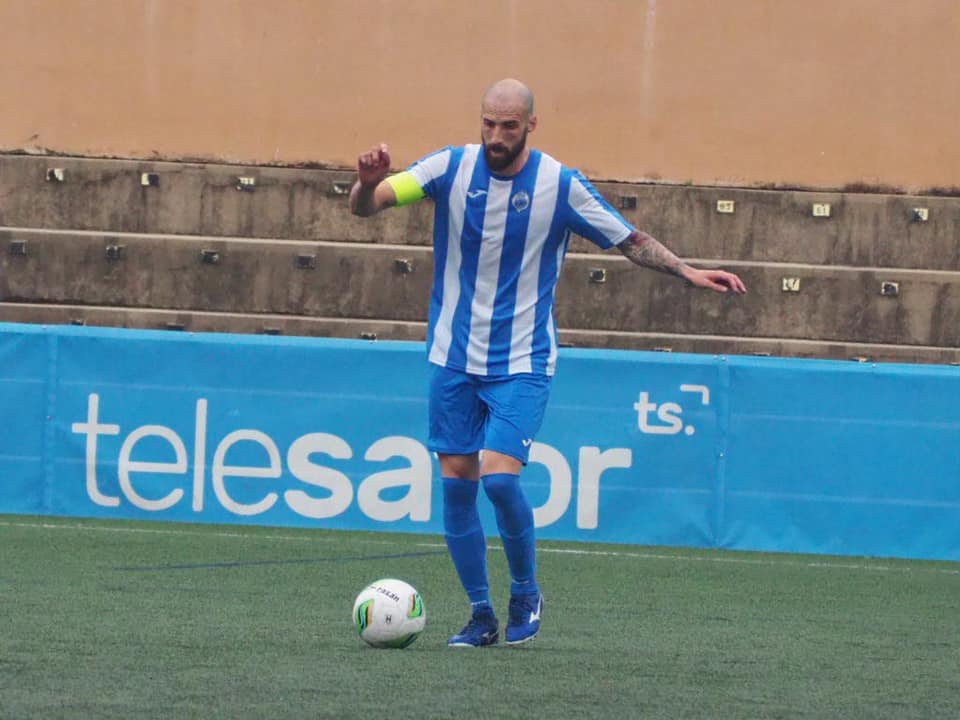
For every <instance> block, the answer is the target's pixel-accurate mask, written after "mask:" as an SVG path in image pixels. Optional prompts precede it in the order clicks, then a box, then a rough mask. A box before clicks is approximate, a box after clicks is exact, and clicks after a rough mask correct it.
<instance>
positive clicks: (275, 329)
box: [260, 325, 280, 335]
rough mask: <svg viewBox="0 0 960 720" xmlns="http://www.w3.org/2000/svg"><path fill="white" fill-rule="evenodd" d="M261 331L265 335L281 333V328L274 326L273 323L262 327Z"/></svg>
mask: <svg viewBox="0 0 960 720" xmlns="http://www.w3.org/2000/svg"><path fill="white" fill-rule="evenodd" d="M260 332H261V333H263V334H264V335H279V334H280V328H278V327H273V326H272V325H264V326H263V327H262V328H260Z"/></svg>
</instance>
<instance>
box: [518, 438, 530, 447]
mask: <svg viewBox="0 0 960 720" xmlns="http://www.w3.org/2000/svg"><path fill="white" fill-rule="evenodd" d="M520 442H521V443H523V446H524V447H530V445H531V443H533V438H526V439H524V440H521V441H520Z"/></svg>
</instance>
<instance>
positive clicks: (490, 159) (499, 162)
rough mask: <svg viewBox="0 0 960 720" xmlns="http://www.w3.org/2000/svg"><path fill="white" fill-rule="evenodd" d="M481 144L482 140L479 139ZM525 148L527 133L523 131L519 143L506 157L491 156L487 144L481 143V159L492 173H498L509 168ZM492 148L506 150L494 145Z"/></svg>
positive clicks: (501, 146) (503, 147)
mask: <svg viewBox="0 0 960 720" xmlns="http://www.w3.org/2000/svg"><path fill="white" fill-rule="evenodd" d="M481 142H483V139H482V138H481ZM526 146H527V133H526V131H524V133H523V137H522V138H520V142H518V143H517V146H516V147H515V148H514V149H513V150H511V151H509V152H508V153H507V154H506V155H491V154H490V148H489V147H487V144H486V143H485V142H484V143H483V157H484V159H485V160H486V161H487V167H488V168H490V169H491V170H493V171H494V172H500V171H501V170H505V169H506V168H507V167H509V166H510V163H512V162H513V161H514V160H516V159H517V158H518V157H520V153H522V152H523V149H524V148H525V147H526ZM493 147H495V148H498V149H504V150H505V149H506V147H505V146H503V145H499V144H497V145H494V146H493Z"/></svg>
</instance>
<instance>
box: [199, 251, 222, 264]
mask: <svg viewBox="0 0 960 720" xmlns="http://www.w3.org/2000/svg"><path fill="white" fill-rule="evenodd" d="M200 262H202V263H205V264H207V265H216V264H217V263H219V262H220V253H219V252H217V251H216V250H201V251H200Z"/></svg>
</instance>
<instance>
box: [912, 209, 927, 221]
mask: <svg viewBox="0 0 960 720" xmlns="http://www.w3.org/2000/svg"><path fill="white" fill-rule="evenodd" d="M911 216H912V218H913V221H914V222H926V221H927V220H929V219H930V210H929V208H925V207H915V208H913V211H912V212H911Z"/></svg>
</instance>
